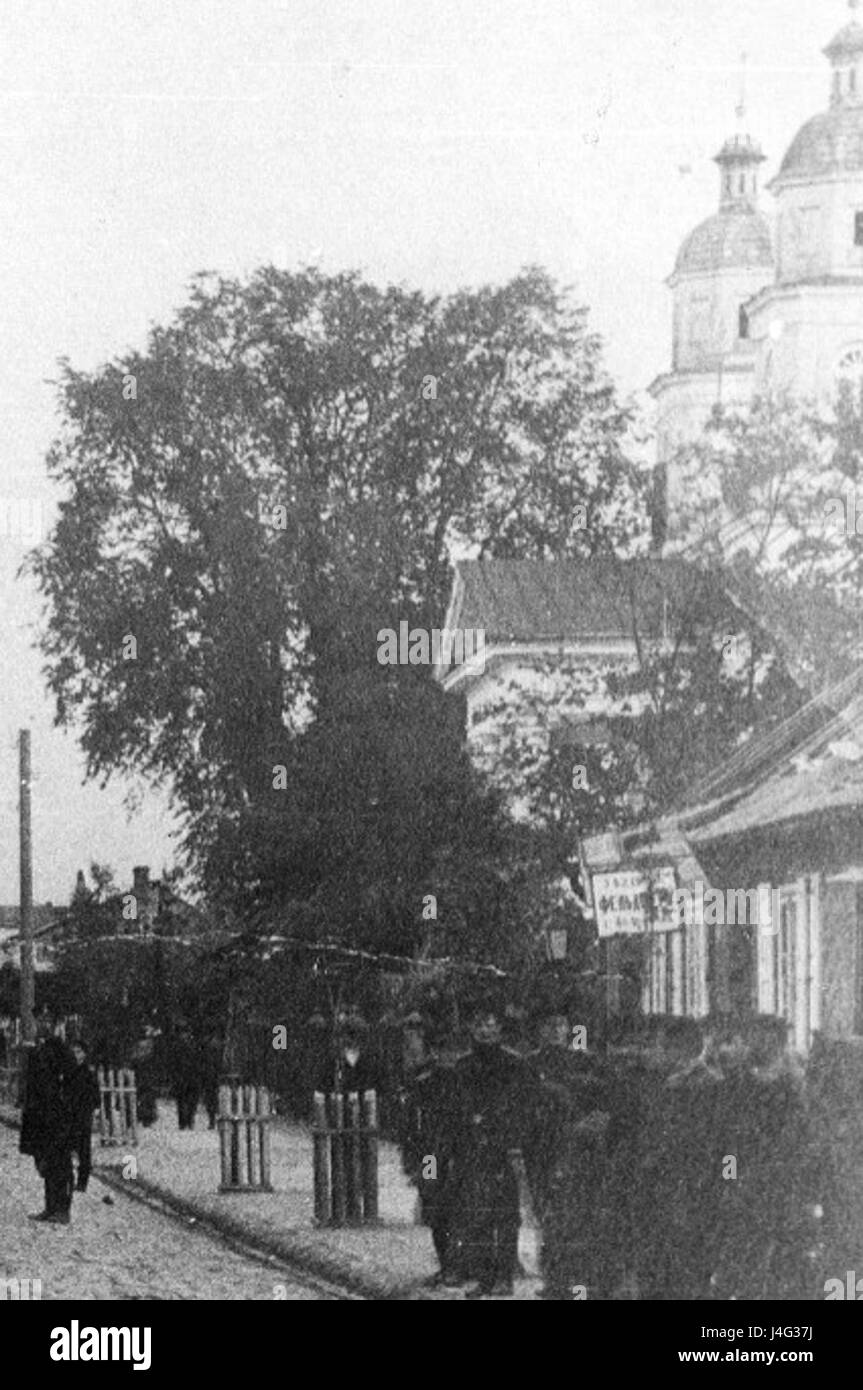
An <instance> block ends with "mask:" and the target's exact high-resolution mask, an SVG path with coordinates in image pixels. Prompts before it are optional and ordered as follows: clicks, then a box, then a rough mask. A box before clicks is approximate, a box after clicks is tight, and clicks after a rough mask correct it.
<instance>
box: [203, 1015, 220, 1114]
mask: <svg viewBox="0 0 863 1390" xmlns="http://www.w3.org/2000/svg"><path fill="white" fill-rule="evenodd" d="M222 1071H223V1067H222V1040H221V1038H220V1037H219V1035H218V1033H216V1032H212V1033H210V1035H209V1037H208V1038H207V1041H206V1042H205V1044H204V1048H203V1054H202V1058H201V1090H202V1093H203V1097H204V1106H205V1108H206V1111H207V1121H208V1123H209V1126H210V1129H215V1128H216V1119H217V1116H218V1114H219V1082H220V1080H221V1078H222Z"/></svg>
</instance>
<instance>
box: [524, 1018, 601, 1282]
mask: <svg viewBox="0 0 863 1390" xmlns="http://www.w3.org/2000/svg"><path fill="white" fill-rule="evenodd" d="M528 1071H529V1075H530V1078H531V1082H532V1086H531V1098H532V1105H531V1121H530V1127H529V1134H528V1135H527V1136H526V1138H525V1143H524V1154H525V1164H526V1167H527V1171H528V1179H529V1182H530V1186H531V1192H532V1195H533V1199H534V1205H535V1207H536V1211H537V1216H538V1217H539V1221H540V1225H541V1227H542V1243H543V1250H542V1272H543V1278H544V1285H543V1290H542V1293H541V1295H540V1296H541V1297H542V1298H545V1299H553V1300H571V1299H572V1298H573V1297H575V1296H578V1295H576V1294H575V1290H576V1289H577V1288H581V1287H583V1288H584V1289H585V1290H589V1293H590V1296H591V1297H594V1296H595V1295H596V1293H597V1292H598V1290H599V1288H600V1286H601V1285H602V1284H603V1283H604V1280H603V1277H602V1276H603V1262H602V1247H603V1232H602V1224H601V1218H602V1187H603V1177H604V1171H605V1158H606V1142H607V1138H608V1133H609V1126H610V1122H611V1109H612V1101H611V1097H610V1093H609V1082H608V1078H607V1077H606V1076H605V1075H604V1074H603V1071H602V1068H601V1063H600V1061H599V1059H598V1058H597V1057H596V1056H595V1055H593V1054H592V1053H588V1051H587V1050H586V1048H584V1049H582V1048H579V1049H578V1050H575V1049H574V1048H573V1037H572V1033H571V1030H570V1024H569V1019H568V1018H567V1016H566V1015H565V1014H563V1013H559V1012H552V1013H549V1014H546V1015H544V1016H542V1017H541V1018H540V1046H539V1049H538V1050H537V1051H536V1052H535V1053H534V1054H533V1056H532V1057H531V1058H530V1059H529V1061H528Z"/></svg>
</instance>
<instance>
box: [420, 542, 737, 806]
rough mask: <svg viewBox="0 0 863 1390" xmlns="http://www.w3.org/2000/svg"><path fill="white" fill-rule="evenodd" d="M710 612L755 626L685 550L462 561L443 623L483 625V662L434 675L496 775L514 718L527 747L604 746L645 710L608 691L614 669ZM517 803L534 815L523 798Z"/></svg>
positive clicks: (676, 639) (730, 624)
mask: <svg viewBox="0 0 863 1390" xmlns="http://www.w3.org/2000/svg"><path fill="white" fill-rule="evenodd" d="M708 616H709V620H710V621H711V623H712V624H713V625H714V627H716V628H717V629H718V630H723V624H724V625H725V630H727V631H728V632H729V633H740V632H741V631H747V630H748V631H751V630H752V627H753V622H752V618H751V616H750V615H749V614H748V613H747V612H746V611H745V610H744V609H743V607H742V605H741V604H740V603H739V602H737V601H736V600H735V599H734V598H733V597H732V596H731V595H730V594H728V592H727V590H726V589H725V587H724V583H723V582H722V581H720V580H718V579H717V578H716V576H715V575H713V574H711V573H710V572H709V571H706V570H704V569H703V568H701V567H699V566H696V565H694V564H692V563H690V562H688V561H686V560H683V559H680V558H675V557H671V558H667V559H662V558H658V557H656V556H647V557H641V558H633V559H619V558H617V557H615V556H613V555H599V556H596V557H594V558H585V559H577V560H548V561H534V560H483V561H476V560H472V561H462V562H460V563H459V564H457V565H456V572H455V580H454V584H453V592H452V598H451V601H450V605H449V609H448V612H447V616H446V628H447V630H449V631H450V632H459V631H463V630H464V631H467V630H471V631H481V632H483V633H484V644H483V647H484V650H483V659H482V661H481V662H477V661H465V662H463V663H461V664H459V665H453V666H438V667H436V668H435V675H436V677H437V679H438V680H439V681H440V682H441V684H442V685H443V688H444V689H445V690H447V691H450V692H452V693H453V694H458V695H460V696H461V697H463V699H464V701H465V726H466V734H467V740H468V745H469V747H470V749H471V752H472V755H473V757H474V761H475V762H476V764H477V765H478V766H479V767H480V768H481V769H482V770H484V771H485V772H486V773H487V774H488V775H489V776H490V777H491V779H492V780H493V781H494V780H495V779H496V767H495V759H496V757H497V734H498V732H499V730H500V728H501V725H502V723H505V722H506V721H510V722H511V721H512V720H517V721H518V725H519V738H520V739H523V741H524V746H525V747H527V746H528V745H533V746H535V747H539V746H546V745H548V743H549V742H550V741H553V740H555V739H564V740H565V741H566V742H568V743H575V744H578V743H579V742H581V743H583V744H585V745H591V746H594V747H595V746H596V745H598V744H599V745H601V744H603V743H604V742H605V741H607V738H608V734H607V730H606V728H605V721H607V720H608V719H609V718H611V717H613V716H618V715H621V714H626V713H631V714H635V713H638V712H639V709H640V704H639V699H638V697H634V696H631V695H630V696H628V697H626V699H615V698H613V697H612V696H611V694H610V693H609V686H608V680H609V677H610V676H613V675H615V674H625V673H628V672H632V671H634V670H636V669H637V668H638V666H639V663H642V662H644V661H646V660H649V658H650V657H651V655H652V654H654V653H656V652H659V651H671V650H673V649H674V648H675V645H676V646H677V648H678V650H685V648H686V645H687V641H688V637H687V633H688V632H689V631H690V629H694V627H695V626H696V625H697V624H698V622H699V621H703V620H704V619H705V618H706V617H708ZM644 698H646V697H644ZM510 809H511V810H512V811H513V812H514V813H516V814H521V813H525V814H527V812H526V807H525V805H524V804H523V803H521V802H520V801H519V798H518V796H517V795H515V796H514V797H511V798H510Z"/></svg>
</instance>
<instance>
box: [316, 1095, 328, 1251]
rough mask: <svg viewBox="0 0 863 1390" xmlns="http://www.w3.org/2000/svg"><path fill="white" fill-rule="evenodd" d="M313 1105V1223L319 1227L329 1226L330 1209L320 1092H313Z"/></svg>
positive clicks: (324, 1103)
mask: <svg viewBox="0 0 863 1390" xmlns="http://www.w3.org/2000/svg"><path fill="white" fill-rule="evenodd" d="M312 1105H313V1111H312V1113H313V1116H314V1119H313V1124H312V1132H313V1135H314V1150H315V1221H316V1222H317V1223H318V1225H320V1226H326V1225H328V1224H329V1221H330V1217H331V1214H332V1212H331V1207H330V1136H329V1133H328V1130H327V1099H326V1096H325V1095H323V1093H322V1092H321V1091H315V1095H314V1100H313V1102H312Z"/></svg>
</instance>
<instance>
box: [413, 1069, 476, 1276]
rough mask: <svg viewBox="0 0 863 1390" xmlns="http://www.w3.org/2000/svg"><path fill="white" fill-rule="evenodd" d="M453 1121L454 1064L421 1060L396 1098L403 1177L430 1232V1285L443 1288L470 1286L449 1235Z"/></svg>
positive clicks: (454, 1241)
mask: <svg viewBox="0 0 863 1390" xmlns="http://www.w3.org/2000/svg"><path fill="white" fill-rule="evenodd" d="M457 1115H458V1093H457V1087H456V1078H455V1071H454V1064H453V1062H452V1061H450V1062H447V1061H446V1060H445V1059H444V1058H443V1057H442V1056H436V1057H435V1056H431V1057H427V1058H426V1062H425V1065H424V1066H422V1067H420V1068H419V1069H418V1071H417V1072H416V1074H415V1075H414V1076H413V1077H412V1078H411V1079H410V1082H409V1084H408V1085H407V1086H406V1087H405V1090H404V1092H403V1094H402V1097H401V1121H400V1126H399V1128H400V1146H401V1152H402V1162H403V1164H404V1169H405V1172H406V1174H407V1176H408V1177H409V1178H410V1180H411V1182H412V1183H413V1184H414V1185H415V1187H416V1188H417V1191H418V1192H419V1198H420V1213H421V1216H422V1220H423V1222H424V1223H425V1224H426V1225H427V1226H428V1227H429V1229H430V1231H431V1237H432V1242H433V1244H434V1248H435V1254H436V1255H437V1258H438V1262H439V1265H440V1269H439V1271H438V1273H437V1274H436V1275H434V1277H433V1278H432V1280H431V1281H430V1282H431V1283H432V1284H442V1285H443V1286H444V1287H445V1288H459V1287H461V1286H462V1285H463V1284H467V1283H469V1282H470V1280H469V1277H468V1275H467V1273H466V1271H465V1269H464V1266H463V1260H462V1250H461V1245H460V1242H459V1240H458V1237H457V1234H456V1232H455V1231H454V1229H453V1214H454V1211H453V1209H454V1200H453V1199H454V1185H453V1163H454V1154H455V1131H456V1121H457Z"/></svg>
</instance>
